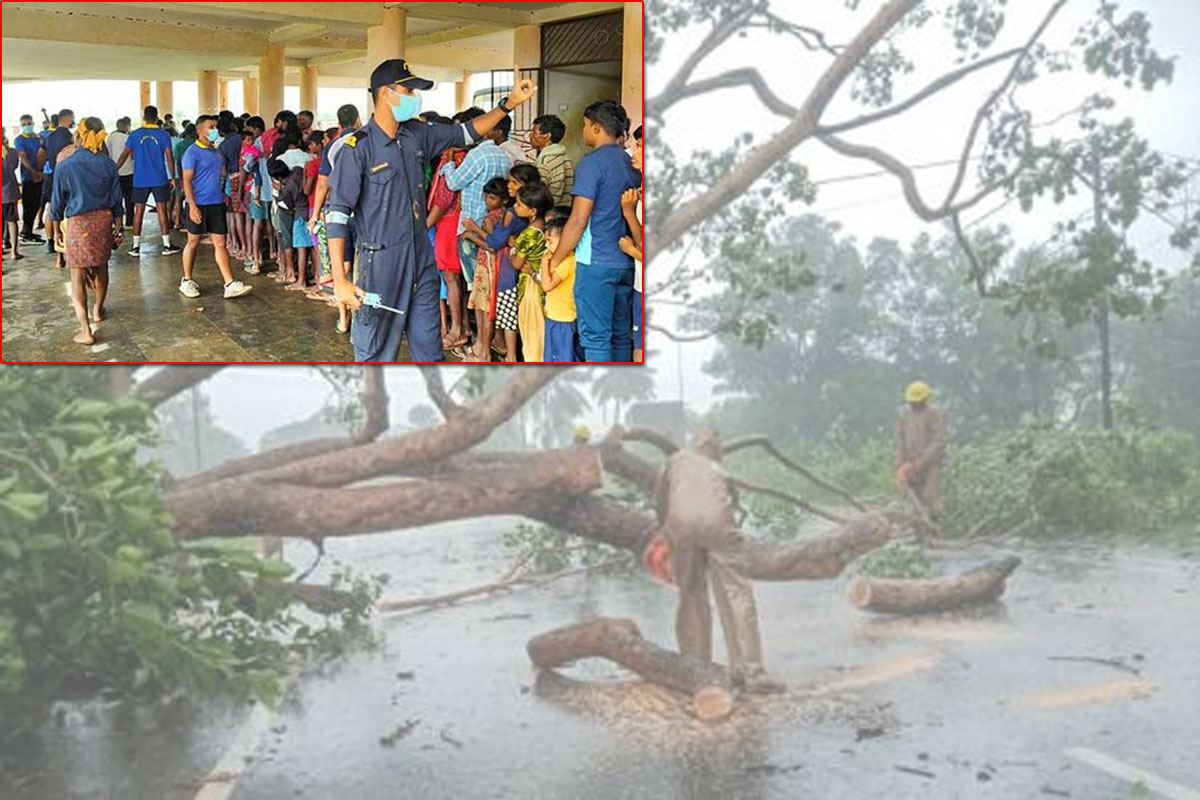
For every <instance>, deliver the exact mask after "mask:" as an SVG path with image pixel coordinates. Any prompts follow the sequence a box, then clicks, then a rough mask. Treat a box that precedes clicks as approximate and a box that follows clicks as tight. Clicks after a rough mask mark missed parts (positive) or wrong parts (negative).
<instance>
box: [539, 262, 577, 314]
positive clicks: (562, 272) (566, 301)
mask: <svg viewBox="0 0 1200 800" xmlns="http://www.w3.org/2000/svg"><path fill="white" fill-rule="evenodd" d="M554 277H556V278H560V279H561V280H562V283H560V284H559V285H558V286H555V287H554V288H553V289H551V290H550V291H548V292H546V319H550V320H554V321H555V322H574V321H575V254H574V253H572V254H571V255H569V256H567V257H566V258H564V259H563V260H562V263H561V264H559V265H558V266H557V267H556V268H555V269H554Z"/></svg>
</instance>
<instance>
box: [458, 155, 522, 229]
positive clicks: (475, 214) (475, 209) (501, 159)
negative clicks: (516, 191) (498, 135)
mask: <svg viewBox="0 0 1200 800" xmlns="http://www.w3.org/2000/svg"><path fill="white" fill-rule="evenodd" d="M510 169H512V161H510V160H509V158H508V156H507V155H506V154H505V152H504V151H503V150H501V149H500V148H499V147H497V146H496V143H495V142H493V141H492V140H491V139H483V140H481V141H480V142H479V144H477V145H475V147H473V148H472V149H471V152H469V153H467V157H466V158H465V159H463V162H462V163H461V164H459V165H458V166H457V167H455V166H454V165H453V164H446V166H444V167H442V172H441V174H442V175H443V176H444V177H445V178H446V185H447V186H449V187H450V191H452V192H462V196H461V199H462V215H461V216H460V217H459V220H458V232H459V233H460V234H461V233H462V232H463V231H464V230H465V229H466V221H467V220H468V219H473V220H475V222H476V223H478V224H480V225H482V224H483V220H484V219H485V218H486V217H487V204H486V203H484V202H483V187H484V186H486V185H487V182H488V181H490V180H491V179H492V178H507V177H508V171H509V170H510Z"/></svg>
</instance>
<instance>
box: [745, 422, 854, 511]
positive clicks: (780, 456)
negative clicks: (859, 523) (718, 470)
mask: <svg viewBox="0 0 1200 800" xmlns="http://www.w3.org/2000/svg"><path fill="white" fill-rule="evenodd" d="M747 447H761V448H762V449H763V450H766V451H767V453H769V454H770V455H771V456H773V457H774V458H775V459H776V460H777V461H779V462H780V463H781V464H783V465H784V466H785V467H787V468H788V469H790V470H792V471H793V472H798V473H800V474H801V475H803V476H804V477H805V478H807V479H808V480H809V482H811V483H813V484H816V485H817V486H819V487H821V488H822V489H824V490H825V491H827V492H831V493H833V494H836V495H837V496H838V497H841V498H842V499H843V500H845V501H846V502H847V503H849V504H850V505H852V506H854V507H855V508H857V509H858V510H859V511H866V510H867V507H866V506H864V505H863V504H862V503H860V502H859V501H858V500H857V499H856V498H855V497H854V495H852V494H850V492H849V491H847V490H846V489H843V488H842V487H840V486H838V485H837V484H834V483H830V482H829V481H827V480H825V479H824V478H821V477H820V476H818V475H817V474H816V473H814V472H813V471H812V470H810V469H808V468H807V467H805V466H804V465H803V464H799V463H797V462H796V461H793V460H792V459H791V458H789V457H788V456H787V455H785V454H784V453H783V452H782V451H780V450H779V448H778V447H776V446H775V443H774V442H772V441H771V439H770V438H769V437H767V436H743V437H741V438H738V439H731V440H730V441H728V442H726V443H725V447H724V448H722V452H724V453H725V455H729V454H730V453H736V452H737V451H738V450H744V449H746V448H747Z"/></svg>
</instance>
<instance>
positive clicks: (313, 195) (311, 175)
mask: <svg viewBox="0 0 1200 800" xmlns="http://www.w3.org/2000/svg"><path fill="white" fill-rule="evenodd" d="M320 172H321V159H319V158H314V159H312V160H311V161H309V162H308V163H307V164H305V165H304V180H305V182H307V181H312V187H313V189H312V192H310V193H309V195H308V216H309V217H310V218H311V217H312V212H313V205H315V203H316V199H317V175H318V174H319V173H320Z"/></svg>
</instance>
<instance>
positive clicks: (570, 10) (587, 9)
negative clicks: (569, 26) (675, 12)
mask: <svg viewBox="0 0 1200 800" xmlns="http://www.w3.org/2000/svg"><path fill="white" fill-rule="evenodd" d="M627 5H630V4H629V3H575V2H571V3H563V4H562V5H561V6H559V7H558V8H547V9H544V10H542V11H535V12H533V15H532V16H533V20H532V22H533V24H535V25H544V24H545V23H547V22H558V21H560V20H564V19H578V18H579V17H590V16H593V15H595V14H605V13H608V12H610V11H620V10H622V9H623V8H625V6H627ZM636 5H639V6H640V5H641V3H637V4H636ZM638 13H641V12H640V10H639V12H638Z"/></svg>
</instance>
